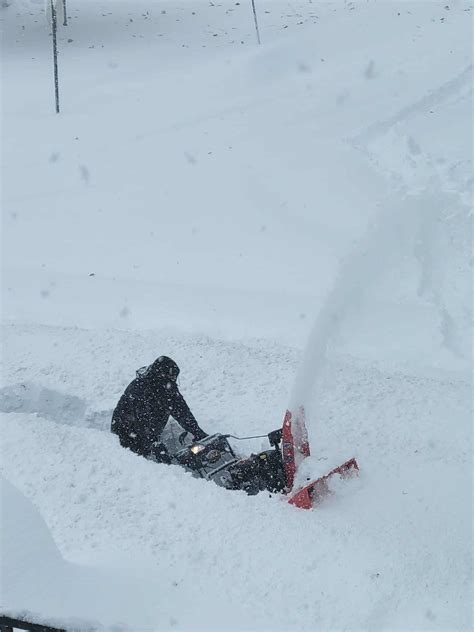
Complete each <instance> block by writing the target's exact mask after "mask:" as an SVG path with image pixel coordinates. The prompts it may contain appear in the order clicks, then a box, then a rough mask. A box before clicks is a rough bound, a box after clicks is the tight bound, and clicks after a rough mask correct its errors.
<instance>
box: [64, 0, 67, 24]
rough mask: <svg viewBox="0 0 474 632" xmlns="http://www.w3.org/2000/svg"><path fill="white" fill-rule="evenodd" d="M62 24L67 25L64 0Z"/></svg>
mask: <svg viewBox="0 0 474 632" xmlns="http://www.w3.org/2000/svg"><path fill="white" fill-rule="evenodd" d="M63 26H67V12H66V0H63Z"/></svg>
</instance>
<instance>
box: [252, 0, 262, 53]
mask: <svg viewBox="0 0 474 632" xmlns="http://www.w3.org/2000/svg"><path fill="white" fill-rule="evenodd" d="M252 9H253V18H254V20H255V30H256V31H257V42H258V43H259V44H260V43H261V42H260V32H259V30H258V20H257V10H256V9H255V0H252Z"/></svg>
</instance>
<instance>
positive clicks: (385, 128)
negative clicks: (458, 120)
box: [349, 64, 473, 149]
mask: <svg viewBox="0 0 474 632" xmlns="http://www.w3.org/2000/svg"><path fill="white" fill-rule="evenodd" d="M472 68H473V65H472V64H469V65H468V66H466V68H464V70H463V71H462V72H461V73H460V74H459V75H457V76H456V77H454V78H453V79H451V80H450V81H447V82H446V83H444V84H442V85H441V86H440V87H439V88H437V89H435V90H433V91H432V92H431V93H429V94H426V95H425V96H424V97H422V98H421V99H420V100H419V101H415V102H414V103H411V104H410V105H407V106H405V107H404V108H402V109H401V110H399V111H398V112H396V113H395V114H393V115H392V116H390V117H388V118H387V119H385V120H382V121H377V122H376V123H373V125H370V126H369V127H368V128H366V129H365V130H364V131H363V132H360V133H359V134H357V135H356V136H353V137H352V138H351V139H349V142H350V144H351V145H352V146H353V147H354V148H355V149H363V147H362V146H363V145H367V144H368V143H370V142H372V141H373V140H375V139H376V138H378V137H379V136H383V135H384V134H386V133H387V132H389V131H390V130H391V129H392V127H394V126H395V125H397V124H398V123H400V122H402V121H404V120H406V119H407V118H409V117H410V116H413V115H414V114H418V113H420V112H425V111H426V110H429V109H430V108H433V107H436V106H439V105H441V104H443V103H445V102H446V101H448V100H449V99H450V98H451V97H452V96H453V95H456V94H459V93H461V92H462V91H463V89H464V88H467V90H468V92H470V91H471V83H472V76H471V75H472Z"/></svg>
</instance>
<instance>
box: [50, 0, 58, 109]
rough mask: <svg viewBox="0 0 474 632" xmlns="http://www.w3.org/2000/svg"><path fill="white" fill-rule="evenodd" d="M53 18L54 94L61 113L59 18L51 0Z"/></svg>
mask: <svg viewBox="0 0 474 632" xmlns="http://www.w3.org/2000/svg"><path fill="white" fill-rule="evenodd" d="M51 18H52V23H53V60H54V96H55V99H56V114H59V77H58V39H57V31H58V20H57V15H56V7H55V5H54V1H53V0H51Z"/></svg>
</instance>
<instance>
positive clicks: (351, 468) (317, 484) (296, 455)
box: [282, 406, 359, 509]
mask: <svg viewBox="0 0 474 632" xmlns="http://www.w3.org/2000/svg"><path fill="white" fill-rule="evenodd" d="M308 456H310V450H309V442H308V432H307V430H306V422H305V411H304V408H303V406H300V407H299V408H298V409H297V410H296V411H295V412H293V413H292V412H291V411H289V410H287V411H286V414H285V419H284V421H283V429H282V457H283V467H284V470H285V477H286V486H287V493H288V494H289V495H290V497H289V499H288V502H289V503H290V504H291V505H295V506H296V507H299V508H301V509H311V508H312V507H313V506H317V505H318V504H319V503H320V502H321V501H322V499H323V498H324V497H325V496H327V495H328V494H330V493H331V490H330V486H329V482H330V480H331V479H332V478H334V477H340V478H342V479H345V478H352V477H353V476H356V475H357V474H358V472H359V466H358V464H357V461H356V460H355V459H354V458H352V459H349V460H348V461H346V462H345V463H343V464H342V465H339V466H338V467H335V468H334V469H333V470H331V471H330V472H328V473H327V474H325V475H324V476H320V477H319V478H316V479H314V480H310V479H307V482H306V483H305V484H304V485H302V486H299V487H298V488H297V489H296V490H294V489H293V486H294V483H295V476H296V472H297V470H298V467H299V466H300V464H301V462H302V461H303V460H304V459H305V458H306V457H308Z"/></svg>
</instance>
